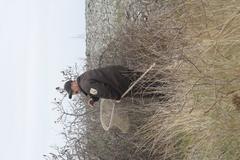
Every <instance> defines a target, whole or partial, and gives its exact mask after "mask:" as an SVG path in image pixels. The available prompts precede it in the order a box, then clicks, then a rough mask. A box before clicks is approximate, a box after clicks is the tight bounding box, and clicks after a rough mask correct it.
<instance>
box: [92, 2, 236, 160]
mask: <svg viewBox="0 0 240 160" xmlns="http://www.w3.org/2000/svg"><path fill="white" fill-rule="evenodd" d="M114 6H115V10H114V13H116V14H115V15H114V16H115V18H113V22H114V23H113V24H111V25H109V26H114V27H115V30H114V35H112V36H110V37H111V38H110V39H106V42H107V44H106V45H105V47H103V48H101V50H100V51H101V55H100V57H99V58H98V59H97V62H98V63H95V67H99V66H104V65H109V64H122V65H126V66H128V67H130V68H133V69H135V70H137V71H144V70H145V69H146V68H147V67H148V66H149V65H150V64H152V63H153V62H156V64H157V66H156V67H155V68H154V69H153V70H152V71H151V72H150V73H149V74H148V75H147V77H145V78H144V79H143V80H142V81H141V82H140V84H139V85H138V88H137V89H139V94H142V95H143V97H142V98H140V99H134V100H132V99H127V100H126V101H127V105H126V104H125V108H124V109H126V110H127V111H128V113H129V118H130V122H131V128H130V131H129V133H128V134H121V133H119V130H114V129H113V130H111V131H110V132H108V133H105V132H102V131H99V133H101V134H102V136H100V138H99V136H97V135H95V136H96V141H94V143H92V144H91V145H90V146H93V145H94V144H95V145H96V144H98V143H99V148H102V146H108V147H109V146H112V147H114V146H115V149H113V148H112V147H110V148H111V149H109V148H108V150H106V151H105V152H104V150H101V156H102V157H104V156H105V157H108V158H109V157H111V156H113V155H112V153H114V154H116V155H118V156H117V158H116V157H115V159H156V160H158V159H167V160H170V159H173V160H176V159H186V160H187V159H191V160H192V159H195V160H202V159H204V160H215V159H216V160H219V159H221V160H230V159H231V160H232V159H236V160H237V159H240V151H239V148H240V138H239V136H240V52H239V51H240V2H239V1H236V0H229V1H226V0H208V1H207V0H184V1H182V0H181V1H180V0H168V1H167V0H162V1H150V0H149V1H141V2H140V1H135V0H129V1H126V3H123V2H122V1H121V2H120V1H116V3H114ZM109 15H111V14H109ZM104 25H106V24H104ZM115 25H116V26H115ZM99 35H100V34H99ZM101 36H102V35H101ZM108 36H109V35H108ZM103 37H104V36H103ZM98 51H99V50H98ZM145 82H152V83H153V84H162V85H160V86H158V87H156V86H155V87H152V86H154V85H152V86H147V87H144V89H142V87H141V86H142V85H144V83H145ZM152 93H153V94H155V95H156V93H157V94H161V95H164V96H161V97H158V96H153V97H152V98H151V99H150V100H149V99H148V101H146V98H144V95H147V94H152ZM96 117H97V116H95V118H96ZM97 118H98V117H97ZM98 125H100V124H98ZM98 125H96V124H95V125H94V127H93V128H94V131H96V127H97V126H98ZM99 130H100V129H99ZM92 131H93V130H92ZM116 135H117V136H116ZM116 137H117V138H116ZM119 137H120V138H119ZM101 138H102V139H104V140H100V139H101ZM104 144H105V145H104ZM107 144H108V145H107ZM96 148H97V147H96ZM96 148H95V150H96V153H95V154H97V153H99V152H97V151H98V149H96ZM110 150H111V151H110ZM107 154H108V156H106V155H107Z"/></svg>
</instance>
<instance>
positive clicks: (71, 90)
mask: <svg viewBox="0 0 240 160" xmlns="http://www.w3.org/2000/svg"><path fill="white" fill-rule="evenodd" d="M64 89H65V90H66V91H67V93H68V97H69V99H71V98H72V95H74V94H78V93H79V92H80V87H79V86H78V83H77V81H72V80H69V81H67V82H66V83H65V84H64Z"/></svg>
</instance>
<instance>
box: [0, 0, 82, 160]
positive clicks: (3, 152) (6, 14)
mask: <svg viewBox="0 0 240 160" xmlns="http://www.w3.org/2000/svg"><path fill="white" fill-rule="evenodd" d="M84 7H85V0H0V53H1V58H0V61H1V62H0V65H1V67H0V71H1V72H0V73H1V103H0V107H1V112H0V114H1V115H0V125H1V132H0V143H1V145H0V159H1V160H40V159H43V158H42V155H43V154H46V153H48V152H49V151H51V148H50V146H51V145H54V144H58V143H61V136H59V135H58V132H59V129H58V128H57V126H56V125H54V120H56V116H57V115H56V112H54V111H52V108H53V105H52V104H51V101H52V100H53V98H54V97H55V96H57V93H56V91H55V87H56V86H58V85H60V84H61V83H60V81H61V78H62V77H61V75H60V71H61V70H62V69H64V68H66V66H68V65H70V66H71V65H74V63H75V62H79V60H80V59H83V58H85V38H84V36H85V15H84V12H85V8H84ZM78 35H80V37H81V38H74V37H76V36H78Z"/></svg>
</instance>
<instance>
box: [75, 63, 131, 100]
mask: <svg viewBox="0 0 240 160" xmlns="http://www.w3.org/2000/svg"><path fill="white" fill-rule="evenodd" d="M130 72H131V70H129V69H128V68H126V67H123V66H118V65H115V66H107V67H104V68H98V69H93V70H89V71H87V72H85V73H83V74H82V75H80V76H79V77H78V78H77V82H78V84H79V86H80V89H81V91H82V92H83V93H84V94H85V95H89V96H90V97H92V98H93V99H94V101H97V100H98V99H99V98H106V99H117V100H118V99H120V98H121V95H122V94H123V93H124V92H125V91H126V90H127V89H128V87H129V85H130V84H131V80H130V78H129V77H130Z"/></svg>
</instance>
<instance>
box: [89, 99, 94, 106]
mask: <svg viewBox="0 0 240 160" xmlns="http://www.w3.org/2000/svg"><path fill="white" fill-rule="evenodd" d="M88 105H89V106H90V107H94V101H93V99H92V98H90V99H89V100H88Z"/></svg>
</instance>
